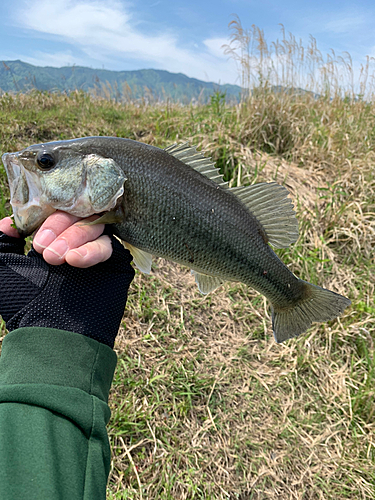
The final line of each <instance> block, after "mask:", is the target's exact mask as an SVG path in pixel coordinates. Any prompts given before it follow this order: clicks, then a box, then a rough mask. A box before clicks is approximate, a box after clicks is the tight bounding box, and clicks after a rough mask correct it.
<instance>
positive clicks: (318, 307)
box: [272, 280, 351, 343]
mask: <svg viewBox="0 0 375 500" xmlns="http://www.w3.org/2000/svg"><path fill="white" fill-rule="evenodd" d="M299 282H300V284H301V285H302V288H303V296H304V298H303V299H301V301H300V302H298V303H297V304H296V305H295V306H292V307H291V308H289V309H280V310H278V309H277V306H273V311H272V327H273V334H274V336H275V340H276V342H278V343H280V342H284V340H287V339H290V338H292V337H297V335H300V334H301V333H303V332H305V331H306V330H307V329H308V328H309V327H310V326H311V323H313V322H318V323H322V322H324V321H329V320H332V319H335V318H337V316H341V314H342V313H343V312H344V310H345V309H346V308H347V307H349V306H350V304H351V301H350V300H349V299H347V298H346V297H343V296H342V295H339V294H338V293H335V292H331V291H330V290H326V289H325V288H321V287H320V286H316V285H312V284H311V283H307V282H306V281H302V280H299Z"/></svg>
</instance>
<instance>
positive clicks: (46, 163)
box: [36, 153, 56, 170]
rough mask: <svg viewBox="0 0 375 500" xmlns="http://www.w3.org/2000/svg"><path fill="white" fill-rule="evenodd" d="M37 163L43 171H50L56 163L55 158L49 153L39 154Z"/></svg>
mask: <svg viewBox="0 0 375 500" xmlns="http://www.w3.org/2000/svg"><path fill="white" fill-rule="evenodd" d="M36 161H37V163H38V165H39V167H40V168H41V169H42V170H50V169H51V168H53V167H54V166H55V163H56V162H55V158H54V157H53V156H52V155H51V154H49V153H41V154H39V155H38V157H37V159H36Z"/></svg>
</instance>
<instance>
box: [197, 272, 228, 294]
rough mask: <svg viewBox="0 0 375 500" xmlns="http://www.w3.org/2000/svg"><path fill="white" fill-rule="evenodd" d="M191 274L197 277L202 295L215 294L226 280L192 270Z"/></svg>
mask: <svg viewBox="0 0 375 500" xmlns="http://www.w3.org/2000/svg"><path fill="white" fill-rule="evenodd" d="M191 274H192V275H193V276H194V277H195V282H196V284H197V285H198V289H199V291H200V292H201V293H203V295H207V293H210V292H213V291H214V290H216V288H218V287H219V286H220V285H222V284H223V283H224V280H223V279H222V278H218V277H217V276H210V275H208V274H203V273H198V272H197V271H193V270H191Z"/></svg>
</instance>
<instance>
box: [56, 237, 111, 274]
mask: <svg viewBox="0 0 375 500" xmlns="http://www.w3.org/2000/svg"><path fill="white" fill-rule="evenodd" d="M111 255H112V243H111V239H110V238H109V236H106V235H104V236H101V237H100V238H98V239H96V240H95V241H90V242H89V243H86V244H85V245H82V246H81V247H78V248H74V249H73V250H70V251H69V252H68V253H67V254H66V255H65V261H66V262H67V263H68V264H69V265H71V266H73V267H83V268H86V267H90V266H95V264H99V262H104V261H105V260H107V259H109V258H110V256H111Z"/></svg>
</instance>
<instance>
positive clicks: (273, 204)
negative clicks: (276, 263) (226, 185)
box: [230, 182, 298, 248]
mask: <svg viewBox="0 0 375 500" xmlns="http://www.w3.org/2000/svg"><path fill="white" fill-rule="evenodd" d="M230 191H231V192H232V193H233V194H235V195H236V196H237V198H239V199H240V200H241V202H242V203H243V204H244V205H245V206H246V207H247V208H248V209H249V210H250V212H251V213H252V214H253V215H254V216H255V217H256V218H257V220H258V222H260V224H261V225H262V227H263V229H264V231H265V232H266V235H267V237H268V241H269V242H270V243H271V244H272V245H273V246H274V247H276V248H286V247H288V246H289V245H290V244H291V243H294V242H295V241H297V239H298V221H297V219H296V214H295V212H294V210H293V204H292V200H291V199H290V198H288V195H289V191H288V190H287V189H285V187H284V186H281V185H280V184H277V182H270V183H267V182H261V183H260V184H253V185H252V186H246V187H236V188H232V189H231V190H230Z"/></svg>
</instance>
